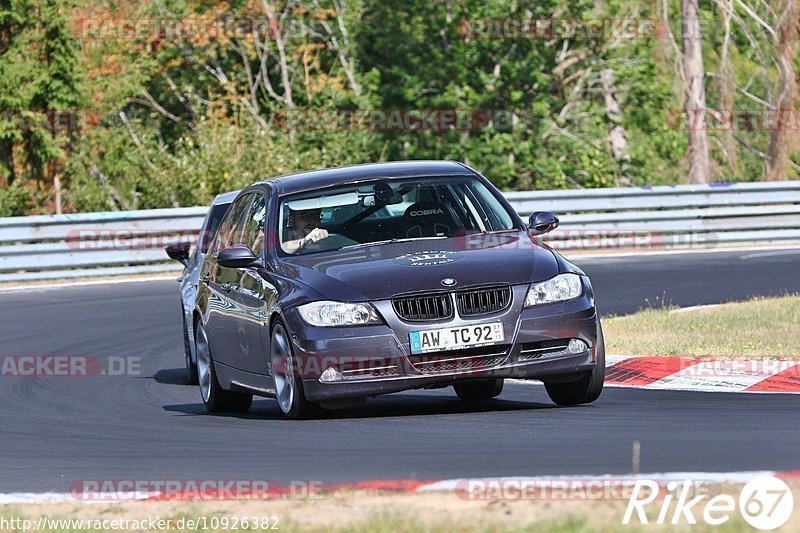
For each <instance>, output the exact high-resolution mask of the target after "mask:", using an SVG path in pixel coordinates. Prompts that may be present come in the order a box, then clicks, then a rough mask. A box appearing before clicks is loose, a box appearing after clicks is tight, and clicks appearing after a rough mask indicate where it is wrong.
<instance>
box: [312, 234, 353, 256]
mask: <svg viewBox="0 0 800 533" xmlns="http://www.w3.org/2000/svg"><path fill="white" fill-rule="evenodd" d="M350 244H358V241H354V240H353V239H350V238H348V237H345V236H344V235H341V234H339V233H328V236H327V237H325V238H324V239H320V240H318V241H316V242H310V243H308V244H306V245H305V246H303V249H302V250H301V252H305V251H308V252H325V251H330V250H337V249H339V248H341V247H342V246H348V245H350Z"/></svg>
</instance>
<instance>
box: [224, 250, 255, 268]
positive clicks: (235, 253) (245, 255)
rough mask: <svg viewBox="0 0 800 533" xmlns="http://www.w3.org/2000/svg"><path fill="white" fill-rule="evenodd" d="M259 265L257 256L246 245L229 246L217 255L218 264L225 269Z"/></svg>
mask: <svg viewBox="0 0 800 533" xmlns="http://www.w3.org/2000/svg"><path fill="white" fill-rule="evenodd" d="M257 263H258V257H256V254H255V253H253V250H251V249H250V248H249V247H247V246H245V245H244V244H234V245H233V246H228V247H227V248H225V249H224V250H222V251H221V252H220V253H219V255H217V264H218V265H219V266H223V267H225V268H248V267H251V266H256V264H257Z"/></svg>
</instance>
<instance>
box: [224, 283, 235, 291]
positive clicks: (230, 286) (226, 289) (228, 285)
mask: <svg viewBox="0 0 800 533" xmlns="http://www.w3.org/2000/svg"><path fill="white" fill-rule="evenodd" d="M232 288H233V285H231V284H230V283H223V284H222V289H223V290H225V291H228V292H230V291H231V289H232Z"/></svg>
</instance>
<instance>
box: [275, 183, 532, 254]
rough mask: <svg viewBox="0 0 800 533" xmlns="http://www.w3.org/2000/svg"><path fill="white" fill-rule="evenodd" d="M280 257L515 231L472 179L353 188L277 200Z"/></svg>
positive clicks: (493, 199) (504, 212)
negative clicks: (390, 243)
mask: <svg viewBox="0 0 800 533" xmlns="http://www.w3.org/2000/svg"><path fill="white" fill-rule="evenodd" d="M279 212H280V217H281V218H280V221H281V223H280V231H279V239H280V243H281V249H282V250H283V252H284V253H285V254H292V255H297V254H310V253H317V252H328V251H333V250H339V249H342V248H348V247H358V246H377V245H380V244H385V243H389V242H397V241H405V240H416V239H447V238H452V237H460V236H464V235H469V234H474V233H486V232H495V231H508V230H514V229H520V228H517V227H516V226H515V223H514V219H513V218H512V216H511V215H510V214H509V213H508V211H507V210H506V209H505V208H504V207H503V205H502V204H501V203H500V202H499V201H498V200H497V198H496V197H495V196H494V195H493V194H492V193H491V192H490V191H489V190H488V189H487V188H486V186H485V185H484V184H483V183H482V182H481V181H480V180H478V179H477V178H474V177H446V178H445V177H434V178H414V179H406V180H392V181H388V180H376V181H370V182H359V183H355V184H351V185H343V186H340V187H334V188H330V189H325V190H324V191H313V192H307V193H302V194H297V195H292V196H286V197H284V198H282V199H281V204H280V211H279Z"/></svg>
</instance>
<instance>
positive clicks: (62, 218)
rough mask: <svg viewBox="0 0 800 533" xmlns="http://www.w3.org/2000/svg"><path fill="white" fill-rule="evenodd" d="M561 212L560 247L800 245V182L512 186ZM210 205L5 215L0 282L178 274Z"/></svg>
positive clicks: (526, 202)
mask: <svg viewBox="0 0 800 533" xmlns="http://www.w3.org/2000/svg"><path fill="white" fill-rule="evenodd" d="M506 197H507V198H508V200H509V201H510V202H511V204H512V205H513V206H514V208H515V209H516V210H517V211H518V212H519V213H520V214H521V215H523V216H525V217H527V215H529V214H530V213H531V212H533V211H553V212H555V213H557V214H559V216H560V217H561V225H560V227H559V228H558V229H557V230H555V231H553V232H552V233H550V234H548V235H547V236H546V240H547V241H548V243H549V244H550V245H551V246H553V247H554V248H557V249H562V250H581V251H587V250H606V249H642V250H643V249H665V248H682V247H698V246H699V247H714V246H719V245H727V244H745V243H753V244H777V243H790V242H791V243H795V242H799V243H800V181H789V182H759V183H736V184H714V185H677V186H659V187H630V188H608V189H584V190H558V191H530V192H509V193H506ZM207 210H208V208H206V207H189V208H180V209H152V210H146V211H126V212H109V213H85V214H74V215H52V216H30V217H10V218H0V282H8V281H25V280H36V279H60V278H80V277H93V276H106V275H114V274H144V273H150V272H177V271H179V270H180V265H178V264H177V263H175V262H169V261H168V260H167V259H166V255H165V253H164V246H166V245H167V244H169V243H170V242H177V241H178V240H192V241H194V240H196V239H197V235H198V231H199V228H200V226H201V225H202V222H203V218H204V217H205V214H206V212H207Z"/></svg>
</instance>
